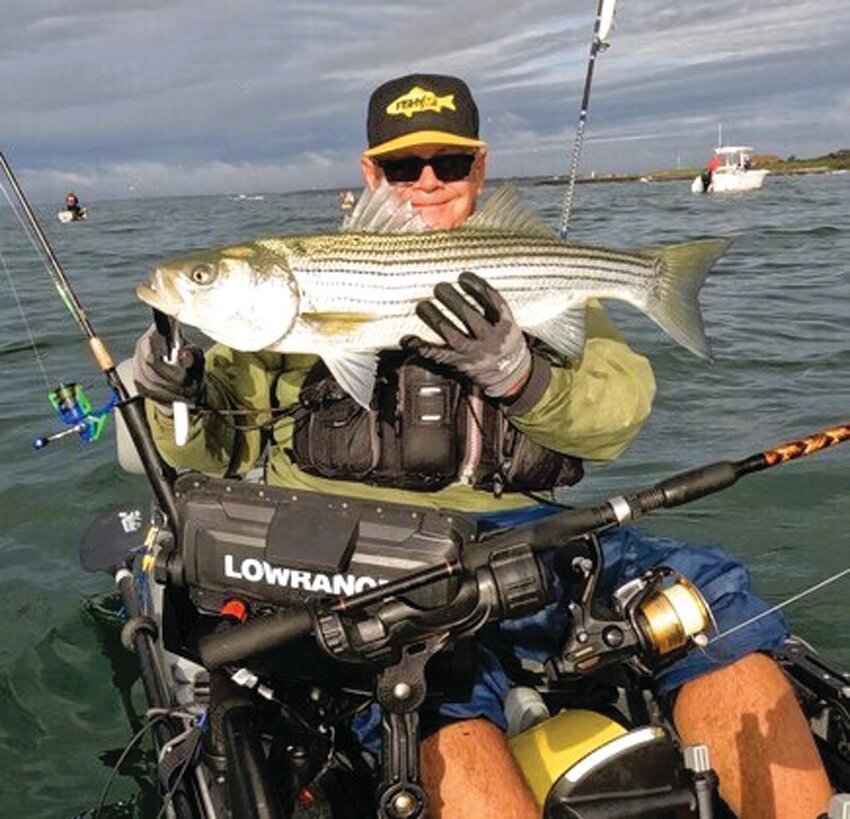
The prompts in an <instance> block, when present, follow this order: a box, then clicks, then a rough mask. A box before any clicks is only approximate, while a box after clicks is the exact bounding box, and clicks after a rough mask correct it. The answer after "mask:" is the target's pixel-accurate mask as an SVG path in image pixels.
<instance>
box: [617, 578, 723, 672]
mask: <svg viewBox="0 0 850 819" xmlns="http://www.w3.org/2000/svg"><path fill="white" fill-rule="evenodd" d="M632 621H633V622H634V624H635V627H636V629H637V630H638V632H639V633H640V635H641V638H642V642H643V643H644V645H645V646H646V647H647V648H648V649H650V651H651V653H652V654H653V655H654V656H656V657H667V656H668V655H670V654H672V653H674V652H678V651H680V650H682V649H684V648H687V647H688V646H689V644H690V643H693V644H695V645H697V646H704V645H706V643H707V642H708V639H707V637H706V632H707V631H708V630H709V629H710V628H712V627H713V620H712V617H711V611H710V609H709V607H708V604H707V603H706V602H705V599H704V598H703V596H702V594H700V591H699V589H697V587H696V586H695V585H694V584H693V583H691V581H690V580H688V579H687V578H686V577H683V576H682V575H675V576H668V577H666V578H660V579H659V580H658V581H657V583H656V585H654V587H651V588H650V589H649V590H648V592H647V593H646V594H644V595H643V596H641V598H640V600H639V601H638V602H636V604H635V605H634V607H633V610H632Z"/></svg>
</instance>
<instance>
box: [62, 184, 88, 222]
mask: <svg viewBox="0 0 850 819" xmlns="http://www.w3.org/2000/svg"><path fill="white" fill-rule="evenodd" d="M65 210H66V211H68V212H69V213H70V214H71V215H72V217H73V218H74V219H82V218H83V214H84V213H85V210H86V209H85V208H84V207H82V206H81V205H80V200H79V199H78V198H77V194H75V193H74V192H73V191H69V193H68V194H67V195H66V196H65Z"/></svg>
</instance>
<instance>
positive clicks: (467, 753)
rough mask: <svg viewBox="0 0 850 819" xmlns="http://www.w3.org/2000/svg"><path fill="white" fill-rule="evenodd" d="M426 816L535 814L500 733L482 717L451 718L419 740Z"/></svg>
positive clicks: (527, 818)
mask: <svg viewBox="0 0 850 819" xmlns="http://www.w3.org/2000/svg"><path fill="white" fill-rule="evenodd" d="M421 751H422V754H421V759H422V784H423V785H424V787H425V790H426V792H427V794H428V814H427V815H428V817H429V819H477V817H485V816H498V817H503V819H539V818H540V807H539V806H538V804H537V803H536V801H535V800H534V797H533V796H532V794H531V791H530V790H529V789H528V785H526V783H525V780H524V779H523V776H522V772H521V771H520V769H519V767H518V766H517V763H516V762H515V761H514V758H513V757H512V756H511V752H510V749H509V748H508V743H507V741H506V739H505V735H504V734H503V733H502V732H501V731H500V730H499V729H498V728H497V727H496V726H495V725H493V724H492V723H490V722H487V720H484V719H473V720H464V721H463V722H456V723H452V724H451V725H447V726H445V727H443V728H441V729H440V730H439V731H437V733H436V734H434V735H432V736H430V737H428V739H426V740H425V741H424V742H423V743H422V745H421Z"/></svg>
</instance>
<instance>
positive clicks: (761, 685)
mask: <svg viewBox="0 0 850 819" xmlns="http://www.w3.org/2000/svg"><path fill="white" fill-rule="evenodd" d="M673 719H674V721H675V723H676V728H677V729H678V731H679V734H680V736H681V737H682V740H683V741H684V742H685V743H686V744H693V743H698V742H702V743H704V744H706V745H707V746H708V748H709V751H710V753H711V763H712V767H713V768H714V770H715V771H717V774H718V776H719V777H720V795H721V796H722V797H723V799H724V800H725V801H726V803H727V804H728V805H729V807H730V808H731V809H732V810H733V811H734V812H735V814H736V815H737V816H739V817H741V819H814V817H816V816H818V815H819V814H821V813H824V812H825V811H826V809H827V806H828V805H829V799H830V796H831V794H832V788H831V787H830V784H829V780H828V779H827V776H826V772H825V771H824V768H823V765H822V763H821V759H820V756H819V754H818V752H817V748H816V747H815V743H814V740H813V739H812V735H811V732H810V730H809V726H808V723H807V722H806V719H805V717H804V716H803V713H802V711H801V709H800V707H799V705H798V703H797V700H796V697H795V696H794V691H793V689H792V688H791V685H790V683H789V682H788V680H787V679H786V678H785V675H784V674H783V673H782V671H781V670H780V668H779V666H778V665H777V664H776V663H775V662H774V661H773V660H771V659H770V658H768V657H765V656H764V655H762V654H751V655H748V656H747V657H744V658H742V659H741V660H738V661H737V662H736V663H733V664H732V665H730V666H727V667H726V668H722V669H719V670H717V671H713V672H712V673H710V674H707V675H706V676H704V677H700V678H699V679H696V680H692V681H691V682H689V683H686V684H685V685H683V686H682V690H681V691H680V692H679V696H678V699H677V700H676V705H675V708H674V710H673Z"/></svg>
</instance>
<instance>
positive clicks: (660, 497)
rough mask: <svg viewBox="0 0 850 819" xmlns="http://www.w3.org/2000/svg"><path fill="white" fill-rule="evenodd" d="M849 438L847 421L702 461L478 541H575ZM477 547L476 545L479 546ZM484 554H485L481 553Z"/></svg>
mask: <svg viewBox="0 0 850 819" xmlns="http://www.w3.org/2000/svg"><path fill="white" fill-rule="evenodd" d="M847 441H850V422H848V423H845V424H840V425H838V426H835V427H831V428H830V429H827V430H823V431H822V432H815V433H813V434H811V435H806V436H805V437H803V438H798V439H795V440H793V441H789V442H787V443H784V444H780V445H778V446H774V447H772V448H770V449H767V450H765V451H764V452H757V453H755V454H753V455H750V456H749V457H747V458H743V459H742V460H740V461H716V462H714V463H711V464H707V465H706V466H701V467H698V468H696V469H691V470H688V471H686V472H680V473H678V474H676V475H673V476H671V477H669V478H666V479H664V480H663V481H660V482H659V483H657V484H655V485H654V486H651V487H649V488H646V489H640V490H637V491H636V492H634V493H632V494H629V495H625V496H616V497H613V498H609V499H608V500H606V501H605V502H604V503H601V504H599V505H597V506H587V507H578V508H576V509H571V510H569V511H566V512H561V513H559V514H557V515H552V516H551V517H549V518H547V519H546V520H544V521H541V522H539V523H536V524H534V525H533V526H531V527H529V530H527V531H524V530H523V529H516V530H513V531H509V532H506V533H498V532H497V533H495V534H494V535H493V536H492V537H491V538H488V539H486V540H484V541H482V542H481V544H480V546H486V549H484V550H483V551H486V552H487V553H489V552H490V551H491V550H492V548H493V546H494V544H496V545H497V546H498V547H500V548H501V547H502V546H509V545H515V544H518V543H523V544H528V545H530V546H532V547H535V548H547V547H551V546H553V545H557V543H558V542H564V541H569V540H575V539H577V538H580V537H583V536H584V535H587V534H590V533H592V532H601V531H604V530H606V529H609V528H611V527H614V526H619V525H621V524H623V523H628V522H630V521H633V520H637V519H638V518H641V517H643V516H644V515H646V514H648V513H650V512H653V511H655V510H656V509H670V508H672V507H675V506H681V505H682V504H685V503H690V502H691V501H695V500H698V499H699V498H702V497H705V496H706V495H712V494H714V493H715V492H719V491H721V490H723V489H728V488H729V487H730V486H732V485H733V484H735V483H737V482H738V480H739V479H740V478H743V477H744V476H746V475H752V474H753V473H755V472H762V471H763V470H765V469H770V468H772V467H774V466H778V465H780V464H784V463H789V462H790V461H796V460H798V459H800V458H804V457H806V456H808V455H813V454H814V453H815V452H820V451H821V450H824V449H828V448H830V447H833V446H837V445H838V444H842V443H845V442H847ZM480 546H479V548H480ZM481 558H482V559H483V558H484V555H483V554H482V555H481Z"/></svg>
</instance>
